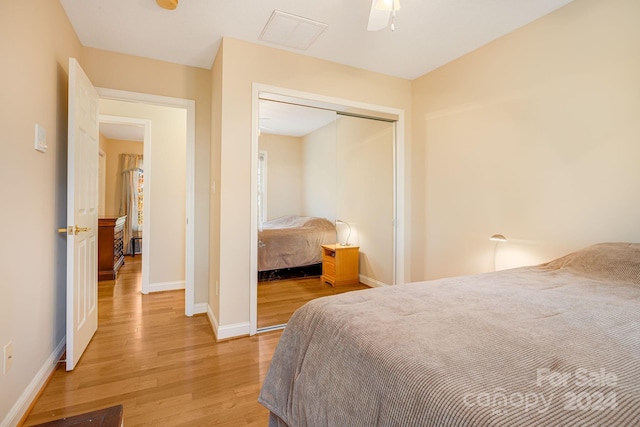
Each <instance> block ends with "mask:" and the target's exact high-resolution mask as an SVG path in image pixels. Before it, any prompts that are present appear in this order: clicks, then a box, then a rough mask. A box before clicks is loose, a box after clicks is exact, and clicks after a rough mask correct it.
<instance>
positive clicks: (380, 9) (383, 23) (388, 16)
mask: <svg viewBox="0 0 640 427" xmlns="http://www.w3.org/2000/svg"><path fill="white" fill-rule="evenodd" d="M398 10H400V0H372V1H371V11H370V12H369V23H368V24H367V31H378V30H381V29H383V28H387V27H390V28H391V31H395V29H396V25H395V21H396V11H398Z"/></svg>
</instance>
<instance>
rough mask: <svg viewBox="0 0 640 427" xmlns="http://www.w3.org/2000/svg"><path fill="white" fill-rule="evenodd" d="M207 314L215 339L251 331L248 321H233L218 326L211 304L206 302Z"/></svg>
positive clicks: (246, 333)
mask: <svg viewBox="0 0 640 427" xmlns="http://www.w3.org/2000/svg"><path fill="white" fill-rule="evenodd" d="M207 316H208V317H209V322H211V326H212V328H213V334H214V335H215V336H216V340H224V339H227V338H234V337H239V336H243V335H249V333H250V332H251V328H250V326H249V322H242V323H233V324H231V325H222V326H220V325H219V324H218V319H216V318H215V316H214V315H213V311H212V310H211V306H210V305H209V304H207Z"/></svg>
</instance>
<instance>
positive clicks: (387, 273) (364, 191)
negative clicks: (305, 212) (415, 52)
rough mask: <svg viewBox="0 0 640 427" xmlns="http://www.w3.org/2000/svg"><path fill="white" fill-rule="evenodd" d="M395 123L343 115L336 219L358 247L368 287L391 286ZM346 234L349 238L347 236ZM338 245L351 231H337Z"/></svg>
mask: <svg viewBox="0 0 640 427" xmlns="http://www.w3.org/2000/svg"><path fill="white" fill-rule="evenodd" d="M393 133H394V125H393V123H389V122H384V121H378V120H370V119H364V118H360V117H349V116H339V118H338V121H337V131H336V135H337V155H336V160H337V161H336V165H337V169H336V179H337V185H336V188H335V191H336V219H340V220H342V221H346V222H347V223H348V224H349V225H350V226H351V236H350V238H349V243H351V244H354V245H358V246H360V275H361V277H362V279H363V282H364V283H366V284H369V285H378V286H380V285H391V284H393V267H394V265H393V259H394V258H393V217H394V214H393V207H394V199H393V183H394V175H393V170H394V165H393V143H394V135H393ZM345 231H346V232H347V234H345ZM339 232H340V235H339V239H340V241H343V240H344V239H346V238H347V235H348V230H339Z"/></svg>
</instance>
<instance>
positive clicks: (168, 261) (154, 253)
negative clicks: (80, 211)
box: [100, 99, 187, 291]
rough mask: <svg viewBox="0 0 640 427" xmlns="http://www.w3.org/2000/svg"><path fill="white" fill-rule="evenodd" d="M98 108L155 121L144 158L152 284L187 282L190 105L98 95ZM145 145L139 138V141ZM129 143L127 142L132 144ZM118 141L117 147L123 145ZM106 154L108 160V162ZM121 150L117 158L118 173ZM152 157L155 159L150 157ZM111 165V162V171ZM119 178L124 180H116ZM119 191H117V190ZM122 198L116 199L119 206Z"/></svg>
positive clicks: (152, 288)
mask: <svg viewBox="0 0 640 427" xmlns="http://www.w3.org/2000/svg"><path fill="white" fill-rule="evenodd" d="M100 113H101V114H106V115H110V116H120V117H135V118H138V119H147V120H150V121H151V143H150V150H151V153H150V156H149V157H148V158H145V159H144V162H145V163H144V167H145V170H147V171H150V172H149V173H147V174H145V186H147V187H148V188H150V189H151V194H149V196H148V198H147V199H146V200H145V220H146V221H148V222H149V227H150V232H149V236H144V238H145V239H148V243H149V253H148V254H146V256H148V257H149V285H150V289H151V290H152V291H153V290H154V287H162V286H165V285H166V286H172V285H177V286H180V284H181V283H182V285H184V279H185V238H186V233H185V224H186V163H187V162H186V135H187V127H186V111H185V110H184V109H182V108H173V107H163V106H159V105H148V104H141V103H134V102H122V101H113V100H107V99H101V100H100ZM138 144H140V145H142V144H141V143H138ZM128 145H129V144H125V146H128ZM123 148H124V147H122V145H120V144H118V143H116V144H115V146H114V150H120V149H123ZM109 157H114V156H108V157H107V161H108V162H109ZM118 157H119V156H115V158H112V159H111V160H112V161H115V164H116V167H115V173H116V175H117V173H118V170H117V168H118V163H119V158H118ZM149 160H151V162H149ZM109 170H111V171H112V172H113V169H112V168H109V167H108V168H107V171H109ZM118 182H120V181H118ZM115 196H116V197H117V192H116V194H115ZM119 205H120V203H119V202H117V206H118V208H119Z"/></svg>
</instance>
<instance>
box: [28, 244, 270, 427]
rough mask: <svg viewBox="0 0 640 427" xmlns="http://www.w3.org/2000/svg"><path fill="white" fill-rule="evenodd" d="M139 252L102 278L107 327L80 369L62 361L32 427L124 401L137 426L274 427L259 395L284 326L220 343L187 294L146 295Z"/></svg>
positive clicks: (102, 316)
mask: <svg viewBox="0 0 640 427" xmlns="http://www.w3.org/2000/svg"><path fill="white" fill-rule="evenodd" d="M140 261H141V257H140V256H136V257H135V258H131V257H127V258H126V263H125V265H124V266H123V267H122V269H121V270H120V273H119V274H118V279H117V280H115V281H105V282H100V285H99V306H98V310H99V311H98V312H99V327H98V332H97V333H96V335H95V336H94V337H93V340H92V341H91V343H90V344H89V347H88V348H87V350H86V352H85V354H84V355H83V356H82V359H81V360H80V363H79V364H78V365H77V367H76V369H75V370H74V371H73V372H66V371H65V370H64V365H63V364H60V365H59V367H58V369H57V370H56V371H55V372H54V374H53V377H52V379H51V381H50V382H49V384H48V385H47V386H46V387H45V389H44V390H43V392H42V394H41V395H40V397H39V398H38V399H37V401H36V403H35V404H34V406H33V408H32V410H31V412H30V414H29V416H28V417H27V418H26V422H25V423H24V425H26V426H30V425H33V424H39V423H43V422H46V421H51V420H54V419H58V418H62V417H65V416H71V415H76V414H81V413H84V412H88V411H93V410H96V409H100V408H104V407H108V406H112V405H116V404H123V405H124V425H126V426H127V427H130V426H212V425H220V426H266V425H267V423H268V421H267V420H268V412H267V410H266V409H265V408H263V407H262V406H261V405H260V404H259V403H258V402H257V398H258V393H259V392H260V387H261V384H262V381H263V380H264V377H265V376H266V373H267V369H268V367H269V362H270V361H271V357H272V356H273V352H274V350H275V347H276V345H277V343H278V339H279V338H280V334H281V333H280V332H279V331H275V332H268V333H264V334H259V335H256V336H253V337H245V338H239V339H235V340H229V341H223V342H220V343H216V342H215V339H214V335H213V332H212V331H211V327H210V326H209V323H208V321H207V318H206V316H203V315H200V316H194V317H192V318H189V317H186V316H185V315H184V292H183V291H176V292H162V293H156V294H150V295H141V294H140V291H139V289H140Z"/></svg>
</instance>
